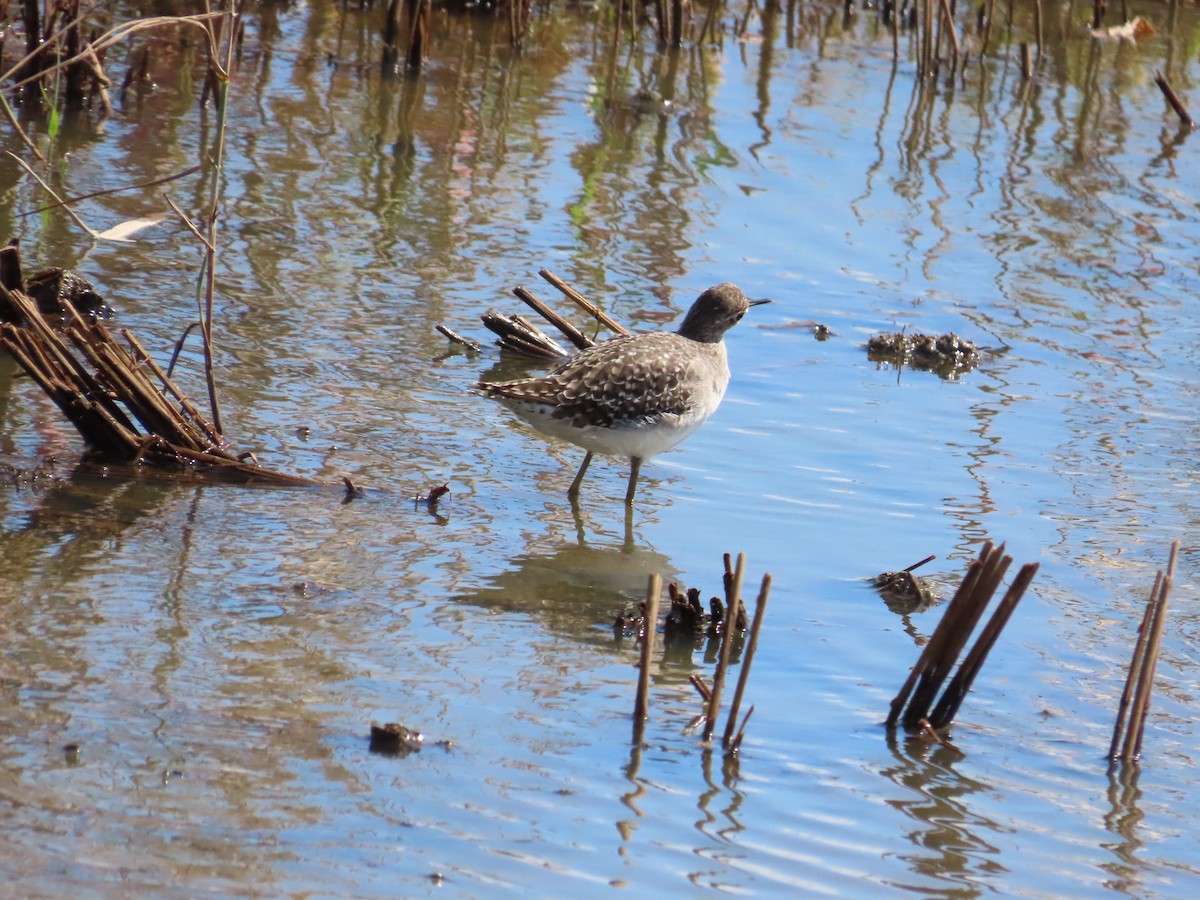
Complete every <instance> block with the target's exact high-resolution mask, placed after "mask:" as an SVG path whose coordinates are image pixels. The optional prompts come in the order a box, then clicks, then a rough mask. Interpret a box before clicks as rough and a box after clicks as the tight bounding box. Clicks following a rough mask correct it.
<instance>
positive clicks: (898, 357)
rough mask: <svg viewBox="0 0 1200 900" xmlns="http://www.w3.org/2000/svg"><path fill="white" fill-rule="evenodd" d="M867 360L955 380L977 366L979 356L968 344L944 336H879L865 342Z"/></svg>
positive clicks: (957, 338) (955, 338)
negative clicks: (932, 373)
mask: <svg viewBox="0 0 1200 900" xmlns="http://www.w3.org/2000/svg"><path fill="white" fill-rule="evenodd" d="M867 358H868V359H870V360H871V361H873V362H880V363H887V364H888V365H893V366H908V367H909V368H910V369H919V370H921V371H927V372H936V373H937V374H938V375H939V376H940V377H942V378H957V377H958V376H959V375H961V374H963V373H964V372H969V371H971V370H972V369H974V368H975V367H976V366H978V365H979V361H980V359H981V353H980V350H979V348H978V347H977V346H976V345H975V344H974V342H972V341H968V340H967V339H966V338H961V337H959V336H958V335H957V334H954V333H953V332H949V333H947V334H939V335H931V334H908V333H906V332H903V331H901V332H897V333H896V334H881V335H877V336H876V337H873V338H871V339H870V340H869V341H867Z"/></svg>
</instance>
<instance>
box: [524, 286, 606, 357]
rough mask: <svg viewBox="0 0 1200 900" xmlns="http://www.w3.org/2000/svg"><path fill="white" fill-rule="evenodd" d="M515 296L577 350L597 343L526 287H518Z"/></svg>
mask: <svg viewBox="0 0 1200 900" xmlns="http://www.w3.org/2000/svg"><path fill="white" fill-rule="evenodd" d="M513 294H514V295H515V296H516V297H518V298H520V299H521V300H523V301H525V303H526V304H528V305H529V307H530V308H532V309H533V310H534V312H536V313H537V314H538V315H539V316H541V317H542V318H543V319H545V320H546V321H547V322H549V323H550V324H551V325H553V326H554V327H555V328H557V329H558V330H559V331H561V332H562V333H563V336H564V337H565V338H566V339H567V340H568V341H570V342H571V343H572V344H574V345H575V347H576V349H579V350H583V349H586V348H587V347H590V346H592V344H594V343H595V341H593V340H592V339H591V338H590V337H588V336H587V335H586V334H584V333H583V332H582V331H580V330H579V329H578V328H576V327H575V326H574V325H572V324H571V323H570V322H568V321H567V320H566V319H564V318H563V317H562V316H560V315H559V314H558V313H556V312H555V311H554V310H552V309H551V308H550V307H548V306H547V305H546V304H545V303H543V302H542V301H541V300H539V299H538V298H537V297H535V296H534V295H533V293H532V292H531V291H529V290H527V289H526V288H525V287H523V286H518V287H515V288H513Z"/></svg>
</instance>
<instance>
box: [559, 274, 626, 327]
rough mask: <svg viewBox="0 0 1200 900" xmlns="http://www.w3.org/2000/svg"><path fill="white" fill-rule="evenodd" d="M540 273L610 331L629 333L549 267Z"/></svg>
mask: <svg viewBox="0 0 1200 900" xmlns="http://www.w3.org/2000/svg"><path fill="white" fill-rule="evenodd" d="M538 274H539V275H541V276H542V277H543V278H544V279H546V281H548V282H549V283H550V284H551V285H553V286H554V287H556V288H557V289H558V290H560V291H561V292H562V294H563V296H565V297H566V298H567V299H568V300H570V301H571V302H572V303H574V304H575V305H576V306H578V307H579V308H580V309H582V310H583V311H584V312H585V313H587V314H588V315H589V316H591V317H592V318H593V319H595V320H596V321H597V322H599V323H600V324H601V325H603V326H604V327H605V328H607V329H608V330H609V331H612V332H615V333H616V334H629V329H628V328H626V327H625V326H624V325H622V324H621V323H620V322H618V321H617V320H616V319H614V318H613V317H612V316H610V315H609V314H608V313H606V312H605V311H604V310H602V309H601V308H600V307H598V306H597V305H596V304H595V303H592V301H590V300H588V299H587V298H586V297H584V296H583V294H581V293H579V291H577V290H575V288H573V287H571V286H570V285H569V284H567V283H566V282H565V281H563V280H562V279H561V278H559V277H558V276H557V275H555V274H554V273H553V272H551V271H550V270H549V269H539V270H538Z"/></svg>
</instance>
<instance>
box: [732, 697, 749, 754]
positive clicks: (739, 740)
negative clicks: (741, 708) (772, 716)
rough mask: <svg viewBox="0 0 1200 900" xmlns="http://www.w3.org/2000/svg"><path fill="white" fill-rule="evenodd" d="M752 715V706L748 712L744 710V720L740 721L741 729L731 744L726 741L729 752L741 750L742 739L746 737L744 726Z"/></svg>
mask: <svg viewBox="0 0 1200 900" xmlns="http://www.w3.org/2000/svg"><path fill="white" fill-rule="evenodd" d="M752 715H754V707H753V706H751V707H750V708H749V709H748V710H746V717H745V718H744V719H742V727H741V728H739V729H738V733H737V736H736V737H734V739H733V741H732V742H729V741H726V747H727V748H728V749H729V750H730V752H733V753H736V752H737V751H738V750H740V749H741V747H742V738H744V737H745V736H746V725H747V724H749V722H750V717H751V716H752Z"/></svg>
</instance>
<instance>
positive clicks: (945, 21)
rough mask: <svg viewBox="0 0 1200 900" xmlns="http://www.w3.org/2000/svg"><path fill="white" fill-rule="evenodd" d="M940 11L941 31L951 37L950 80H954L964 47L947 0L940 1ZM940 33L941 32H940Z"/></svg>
mask: <svg viewBox="0 0 1200 900" xmlns="http://www.w3.org/2000/svg"><path fill="white" fill-rule="evenodd" d="M938 9H939V14H940V16H941V20H940V21H941V30H942V31H945V33H946V34H948V35H950V53H951V56H950V78H951V80H953V79H954V73H955V72H957V71H958V60H959V57H960V56H961V55H962V45H961V44H959V42H958V32H957V31H956V30H955V28H954V13H952V12H950V4H949V3H947V2H946V0H938ZM940 33H941V31H939V34H940Z"/></svg>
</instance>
